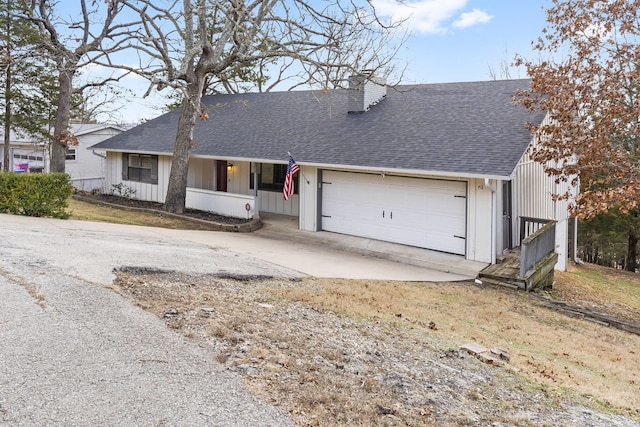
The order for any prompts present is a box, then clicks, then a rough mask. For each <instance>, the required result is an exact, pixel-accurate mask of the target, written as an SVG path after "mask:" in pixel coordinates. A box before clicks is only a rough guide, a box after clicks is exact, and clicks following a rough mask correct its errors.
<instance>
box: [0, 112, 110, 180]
mask: <svg viewBox="0 0 640 427" xmlns="http://www.w3.org/2000/svg"><path fill="white" fill-rule="evenodd" d="M70 131H71V133H72V134H73V135H74V136H75V137H76V138H77V140H78V145H76V146H69V148H68V149H67V157H66V161H65V172H66V173H68V174H69V176H70V177H71V183H72V184H73V186H74V187H75V188H76V189H78V190H80V191H92V190H100V189H102V188H103V185H104V184H103V179H104V176H105V164H106V161H105V159H106V155H105V152H104V151H99V150H90V149H89V147H91V146H92V145H95V144H97V143H98V142H100V141H103V140H105V139H107V138H111V137H112V136H114V135H117V134H118V133H120V132H122V131H123V129H122V128H120V127H118V126H115V125H109V124H95V123H73V124H71V125H70ZM0 138H1V134H0ZM47 148H48V147H47V144H46V142H45V141H44V140H41V141H38V140H37V139H36V138H33V137H30V136H26V135H22V134H20V133H12V134H11V138H10V162H11V170H13V171H23V172H48V171H49V152H48V149H47ZM3 149H4V144H2V143H1V142H0V153H3V151H2V150H3Z"/></svg>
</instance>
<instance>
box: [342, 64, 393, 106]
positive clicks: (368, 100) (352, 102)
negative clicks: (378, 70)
mask: <svg viewBox="0 0 640 427" xmlns="http://www.w3.org/2000/svg"><path fill="white" fill-rule="evenodd" d="M386 83H387V82H386V80H385V79H384V78H380V77H376V76H374V75H373V72H372V71H371V70H363V71H362V73H360V74H355V75H352V76H350V77H349V109H348V112H349V113H350V114H351V113H364V112H365V111H369V108H371V106H373V105H376V104H377V103H378V102H380V101H382V100H383V99H384V98H385V97H386V96H387V84H386Z"/></svg>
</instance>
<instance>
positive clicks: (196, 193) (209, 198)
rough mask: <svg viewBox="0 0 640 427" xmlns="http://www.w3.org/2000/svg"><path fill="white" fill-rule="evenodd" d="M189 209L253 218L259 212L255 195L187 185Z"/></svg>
mask: <svg viewBox="0 0 640 427" xmlns="http://www.w3.org/2000/svg"><path fill="white" fill-rule="evenodd" d="M185 205H186V207H187V208H188V209H197V210H199V211H207V212H213V213H216V214H219V215H224V216H229V217H233V218H243V219H251V218H253V216H254V215H256V214H257V213H258V209H257V207H256V198H255V196H249V195H246V194H236V193H225V192H222V191H211V190H203V189H201V188H189V187H187V199H186V202H185Z"/></svg>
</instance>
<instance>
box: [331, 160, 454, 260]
mask: <svg viewBox="0 0 640 427" xmlns="http://www.w3.org/2000/svg"><path fill="white" fill-rule="evenodd" d="M466 191H467V188H466V182H463V181H444V180H433V179H418V178H406V177H395V176H385V177H382V175H373V174H364V173H348V172H335V171H324V172H323V188H322V217H323V218H322V229H323V230H327V231H333V232H338V233H344V234H351V235H355V236H361V237H368V238H373V239H378V240H384V241H389V242H394V243H401V244H406V245H411V246H417V247H424V248H429V249H435V250H440V251H445V252H451V253H456V254H461V255H464V253H465V247H466V242H465V239H464V237H465V235H466Z"/></svg>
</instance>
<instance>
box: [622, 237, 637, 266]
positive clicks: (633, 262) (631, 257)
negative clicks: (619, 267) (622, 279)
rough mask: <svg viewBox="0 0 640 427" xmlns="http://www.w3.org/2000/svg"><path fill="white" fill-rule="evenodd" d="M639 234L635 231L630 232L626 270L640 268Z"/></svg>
mask: <svg viewBox="0 0 640 427" xmlns="http://www.w3.org/2000/svg"><path fill="white" fill-rule="evenodd" d="M637 248H638V236H636V235H635V234H634V233H629V245H628V246H627V263H626V265H625V270H626V271H633V272H635V271H636V268H638V254H637Z"/></svg>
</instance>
